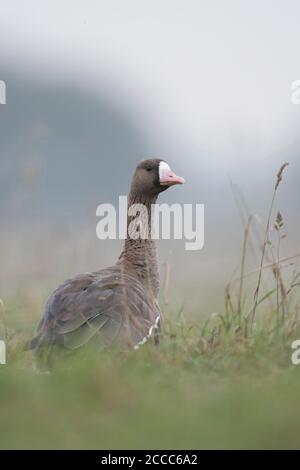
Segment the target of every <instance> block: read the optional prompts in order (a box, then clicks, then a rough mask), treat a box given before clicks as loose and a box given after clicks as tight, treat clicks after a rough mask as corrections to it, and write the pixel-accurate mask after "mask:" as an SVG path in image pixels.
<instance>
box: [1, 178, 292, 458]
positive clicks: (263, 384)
mask: <svg viewBox="0 0 300 470" xmlns="http://www.w3.org/2000/svg"><path fill="white" fill-rule="evenodd" d="M280 176H282V173H281V174H280ZM277 177H278V175H277ZM278 185H279V183H278ZM277 189H278V186H277V187H276V191H277ZM273 205H274V200H272V209H273ZM272 217H273V211H272V210H270V211H269V215H268V223H267V224H266V229H265V231H264V232H263V233H262V237H261V239H262V242H260V243H257V244H256V247H257V246H259V263H258V266H259V268H258V270H257V271H255V272H254V273H253V274H252V275H251V276H249V275H248V274H249V273H247V272H246V265H247V256H248V251H249V247H250V244H251V243H253V240H252V238H251V237H252V235H253V232H254V231H253V226H252V224H253V220H254V218H253V217H251V218H249V219H248V220H247V222H246V224H245V236H244V242H243V243H242V244H241V245H242V257H241V258H242V261H241V267H240V269H239V276H238V277H237V278H236V279H232V280H231V282H230V283H229V284H228V286H227V287H226V289H225V301H224V309H223V311H222V312H221V313H216V314H213V315H210V316H209V317H207V318H206V319H203V317H201V316H200V317H199V318H195V317H193V318H192V316H191V315H190V314H189V312H188V311H185V310H184V311H180V312H179V313H176V312H172V311H171V308H170V306H169V302H168V298H169V293H168V290H169V288H170V282H169V278H170V271H169V268H168V267H167V269H166V273H167V275H166V282H165V289H164V291H163V293H162V294H163V295H162V297H163V304H164V314H165V315H164V316H165V325H164V337H163V340H162V343H161V345H160V346H159V347H158V348H156V347H154V345H153V344H152V343H148V344H146V345H145V346H144V347H142V348H140V349H139V350H138V351H132V352H130V353H127V354H120V353H118V352H116V351H106V352H104V353H101V355H97V354H95V352H93V351H88V350H86V351H83V352H82V353H81V354H80V355H77V356H75V357H73V358H70V359H69V360H68V361H65V362H63V363H61V364H59V365H58V366H57V367H56V369H55V370H54V371H53V372H52V373H51V374H36V373H35V372H34V371H33V369H32V367H31V357H30V354H29V353H24V352H23V351H22V345H23V344H24V341H25V340H26V339H27V338H28V337H29V336H30V334H31V332H32V330H33V328H34V325H35V323H36V321H37V319H38V318H39V316H40V311H41V308H42V304H43V300H44V293H41V295H40V297H36V296H35V297H30V296H29V295H26V296H23V297H22V296H19V297H18V298H14V299H13V300H11V301H10V302H7V303H6V305H5V309H4V306H0V309H1V312H2V314H1V319H2V321H1V324H0V331H1V335H2V337H4V336H5V338H6V342H7V348H8V358H7V359H8V361H7V362H8V364H7V365H5V366H0V448H6V449H14V448H22V449H24V448H25V449H32V448H33V449H41V448H51V449H53V448H56V449H66V448H68V449H77V448H83V449H89V448H102V449H114V448H131V449H136V448H146V449H149V448H157V449H166V448H171V449H176V448H184V449H192V448H201V449H203V448H206V449H215V448H235V449H240V448H243V449H245V448H246V449H254V448H256V449H266V448H268V449H278V448H284V449H289V448H300V433H299V429H300V407H299V396H300V366H299V367H297V366H295V365H292V363H291V354H292V349H291V343H292V342H293V341H294V340H295V339H299V338H300V310H299V304H298V297H299V296H298V290H297V289H299V273H298V267H297V259H298V258H297V257H292V258H291V259H289V260H288V261H289V266H290V268H291V271H292V272H291V274H290V276H288V275H287V273H286V271H285V270H283V267H284V261H283V260H282V259H280V247H278V243H280V244H281V243H282V242H283V238H282V235H281V232H282V230H283V226H284V221H283V216H282V214H280V217H278V214H277V216H276V218H275V222H274V223H275V225H276V224H277V229H278V230H277V229H275V230H274V233H275V242H273V241H272V240H271V238H272V237H271V233H270V228H271V225H272ZM251 229H252V231H251ZM278 232H280V234H279V235H278ZM276 243H277V244H276ZM273 253H274V255H273ZM261 258H262V261H261ZM291 262H292V265H291ZM267 272H268V273H269V276H271V285H269V284H270V280H269V281H268V279H266V273H267ZM253 276H254V280H253V281H252V284H253V285H252V284H251V282H250V281H249V278H252V277H253ZM253 312H254V313H253Z"/></svg>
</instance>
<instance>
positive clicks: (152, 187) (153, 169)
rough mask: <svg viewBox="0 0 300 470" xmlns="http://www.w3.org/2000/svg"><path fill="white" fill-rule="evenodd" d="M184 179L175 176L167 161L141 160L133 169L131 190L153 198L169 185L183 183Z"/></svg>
mask: <svg viewBox="0 0 300 470" xmlns="http://www.w3.org/2000/svg"><path fill="white" fill-rule="evenodd" d="M183 183H184V179H183V178H181V177H180V176H177V175H176V174H175V173H174V172H173V171H172V170H171V168H170V166H169V165H168V163H167V162H165V161H164V160H161V159H159V158H152V159H148V160H143V161H142V162H141V163H140V164H139V165H138V166H137V167H136V170H135V173H134V175H133V179H132V183H131V192H132V193H134V194H136V195H143V196H145V197H149V198H153V197H156V196H158V194H159V193H161V192H162V191H165V190H166V189H168V188H169V187H170V186H174V185H176V184H183Z"/></svg>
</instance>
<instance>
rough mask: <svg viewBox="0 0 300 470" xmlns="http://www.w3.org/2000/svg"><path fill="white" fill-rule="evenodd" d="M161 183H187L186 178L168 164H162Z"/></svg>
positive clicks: (165, 184) (163, 184)
mask: <svg viewBox="0 0 300 470" xmlns="http://www.w3.org/2000/svg"><path fill="white" fill-rule="evenodd" d="M159 183H160V185H161V186H173V185H174V184H183V183H185V180H184V178H181V176H177V175H176V174H175V173H174V172H173V171H172V170H171V169H170V168H169V167H168V165H166V166H165V167H164V166H162V167H161V168H160V172H159Z"/></svg>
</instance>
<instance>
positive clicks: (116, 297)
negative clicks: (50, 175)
mask: <svg viewBox="0 0 300 470" xmlns="http://www.w3.org/2000/svg"><path fill="white" fill-rule="evenodd" d="M183 182H184V180H183V178H180V177H178V176H176V175H175V173H173V172H172V171H171V169H170V167H169V165H168V164H167V163H166V162H164V161H163V160H160V159H151V160H144V161H143V162H141V163H140V164H139V165H138V166H137V168H136V170H135V173H134V176H133V179H132V183H131V188H130V194H129V197H128V207H130V206H132V205H133V204H143V205H144V206H145V207H146V208H147V211H148V220H147V221H146V222H145V223H147V224H149V226H148V229H149V233H150V230H151V224H152V223H153V221H152V220H151V205H153V204H155V202H156V200H157V197H158V195H159V193H161V192H162V191H164V190H166V189H167V188H168V187H170V186H173V185H175V184H181V183H183ZM131 221H132V218H130V217H129V216H128V220H127V238H126V240H125V243H124V248H123V251H122V253H121V255H120V257H119V259H118V261H117V263H116V265H115V266H112V267H110V268H106V269H102V270H100V271H96V272H91V273H84V274H79V275H77V276H75V277H73V278H71V279H68V280H67V281H65V282H64V283H63V284H62V285H60V286H59V287H58V288H57V289H56V290H55V291H54V292H53V294H52V295H51V296H50V298H49V300H48V302H47V304H46V307H45V311H44V314H43V317H42V319H41V321H40V323H39V325H38V327H37V333H36V336H35V337H34V338H33V339H32V340H31V341H30V343H29V344H28V346H27V349H32V350H33V352H34V355H35V358H36V359H37V361H38V362H46V363H47V366H51V363H52V362H53V359H54V357H55V352H56V351H57V350H65V349H67V350H74V349H78V348H80V347H82V346H83V345H85V344H86V343H88V342H91V341H92V342H95V343H96V345H99V347H104V346H108V345H110V344H117V345H118V346H119V347H120V348H122V349H128V348H130V347H135V348H137V347H139V345H141V344H143V343H144V342H146V341H147V339H148V338H149V337H150V336H154V337H155V338H156V340H158V335H159V332H160V327H161V312H160V308H159V305H158V293H159V274H158V263H157V254H156V246H155V241H154V240H153V239H151V237H149V238H148V239H142V238H141V237H140V238H137V239H136V237H134V238H132V237H130V235H129V233H128V226H129V223H130V222H131Z"/></svg>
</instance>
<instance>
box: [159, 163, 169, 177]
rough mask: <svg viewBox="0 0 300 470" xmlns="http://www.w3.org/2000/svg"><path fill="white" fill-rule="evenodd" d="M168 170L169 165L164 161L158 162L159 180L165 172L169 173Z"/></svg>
mask: <svg viewBox="0 0 300 470" xmlns="http://www.w3.org/2000/svg"><path fill="white" fill-rule="evenodd" d="M170 171H171V168H170V167H169V165H168V164H167V163H166V162H160V163H159V169H158V173H159V180H160V181H161V180H162V179H163V178H164V176H165V175H166V173H169V172H170Z"/></svg>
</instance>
